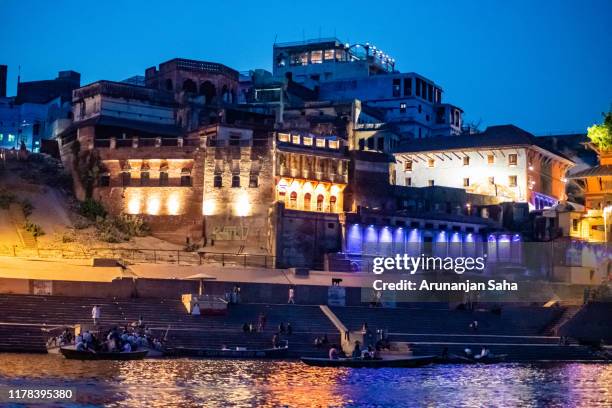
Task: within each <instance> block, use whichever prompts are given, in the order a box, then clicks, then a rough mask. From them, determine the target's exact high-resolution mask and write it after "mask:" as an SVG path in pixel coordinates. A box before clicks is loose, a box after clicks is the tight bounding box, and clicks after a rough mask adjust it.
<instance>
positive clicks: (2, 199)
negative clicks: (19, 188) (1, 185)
mask: <svg viewBox="0 0 612 408" xmlns="http://www.w3.org/2000/svg"><path fill="white" fill-rule="evenodd" d="M16 201H17V196H16V195H15V194H13V193H11V192H10V191H8V190H5V189H0V208H2V209H3V210H8V208H9V206H10V205H11V204H12V203H14V202H16Z"/></svg>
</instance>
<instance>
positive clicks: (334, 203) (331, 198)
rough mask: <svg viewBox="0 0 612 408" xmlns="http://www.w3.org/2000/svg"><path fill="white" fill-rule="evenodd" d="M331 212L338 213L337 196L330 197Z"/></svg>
mask: <svg viewBox="0 0 612 408" xmlns="http://www.w3.org/2000/svg"><path fill="white" fill-rule="evenodd" d="M329 212H336V196H331V197H329Z"/></svg>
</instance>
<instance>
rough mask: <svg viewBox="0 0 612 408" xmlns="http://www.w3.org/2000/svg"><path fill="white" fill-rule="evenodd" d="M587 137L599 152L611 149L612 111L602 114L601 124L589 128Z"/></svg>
mask: <svg viewBox="0 0 612 408" xmlns="http://www.w3.org/2000/svg"><path fill="white" fill-rule="evenodd" d="M587 135H588V137H589V139H591V142H593V143H594V144H595V145H596V146H597V148H598V149H599V150H602V151H608V150H610V149H612V111H610V112H608V113H606V114H604V121H603V123H602V124H599V125H593V126H590V127H589V128H588V131H587Z"/></svg>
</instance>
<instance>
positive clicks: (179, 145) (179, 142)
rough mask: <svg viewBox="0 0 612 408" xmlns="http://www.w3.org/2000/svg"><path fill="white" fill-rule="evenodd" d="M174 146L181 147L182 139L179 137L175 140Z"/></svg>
mask: <svg viewBox="0 0 612 408" xmlns="http://www.w3.org/2000/svg"><path fill="white" fill-rule="evenodd" d="M176 145H177V146H178V147H183V138H182V137H179V138H178V139H177V141H176Z"/></svg>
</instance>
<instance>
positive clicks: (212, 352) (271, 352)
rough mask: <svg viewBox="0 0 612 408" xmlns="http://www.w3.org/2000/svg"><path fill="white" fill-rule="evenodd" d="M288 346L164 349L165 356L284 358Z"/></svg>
mask: <svg viewBox="0 0 612 408" xmlns="http://www.w3.org/2000/svg"><path fill="white" fill-rule="evenodd" d="M288 351H289V346H288V345H287V344H285V345H284V346H282V347H276V348H269V349H247V348H243V347H236V348H235V349H229V348H226V349H206V348H190V347H172V348H167V349H166V350H164V356H165V357H202V358H257V359H267V358H285V357H286V356H287V352H288Z"/></svg>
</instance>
